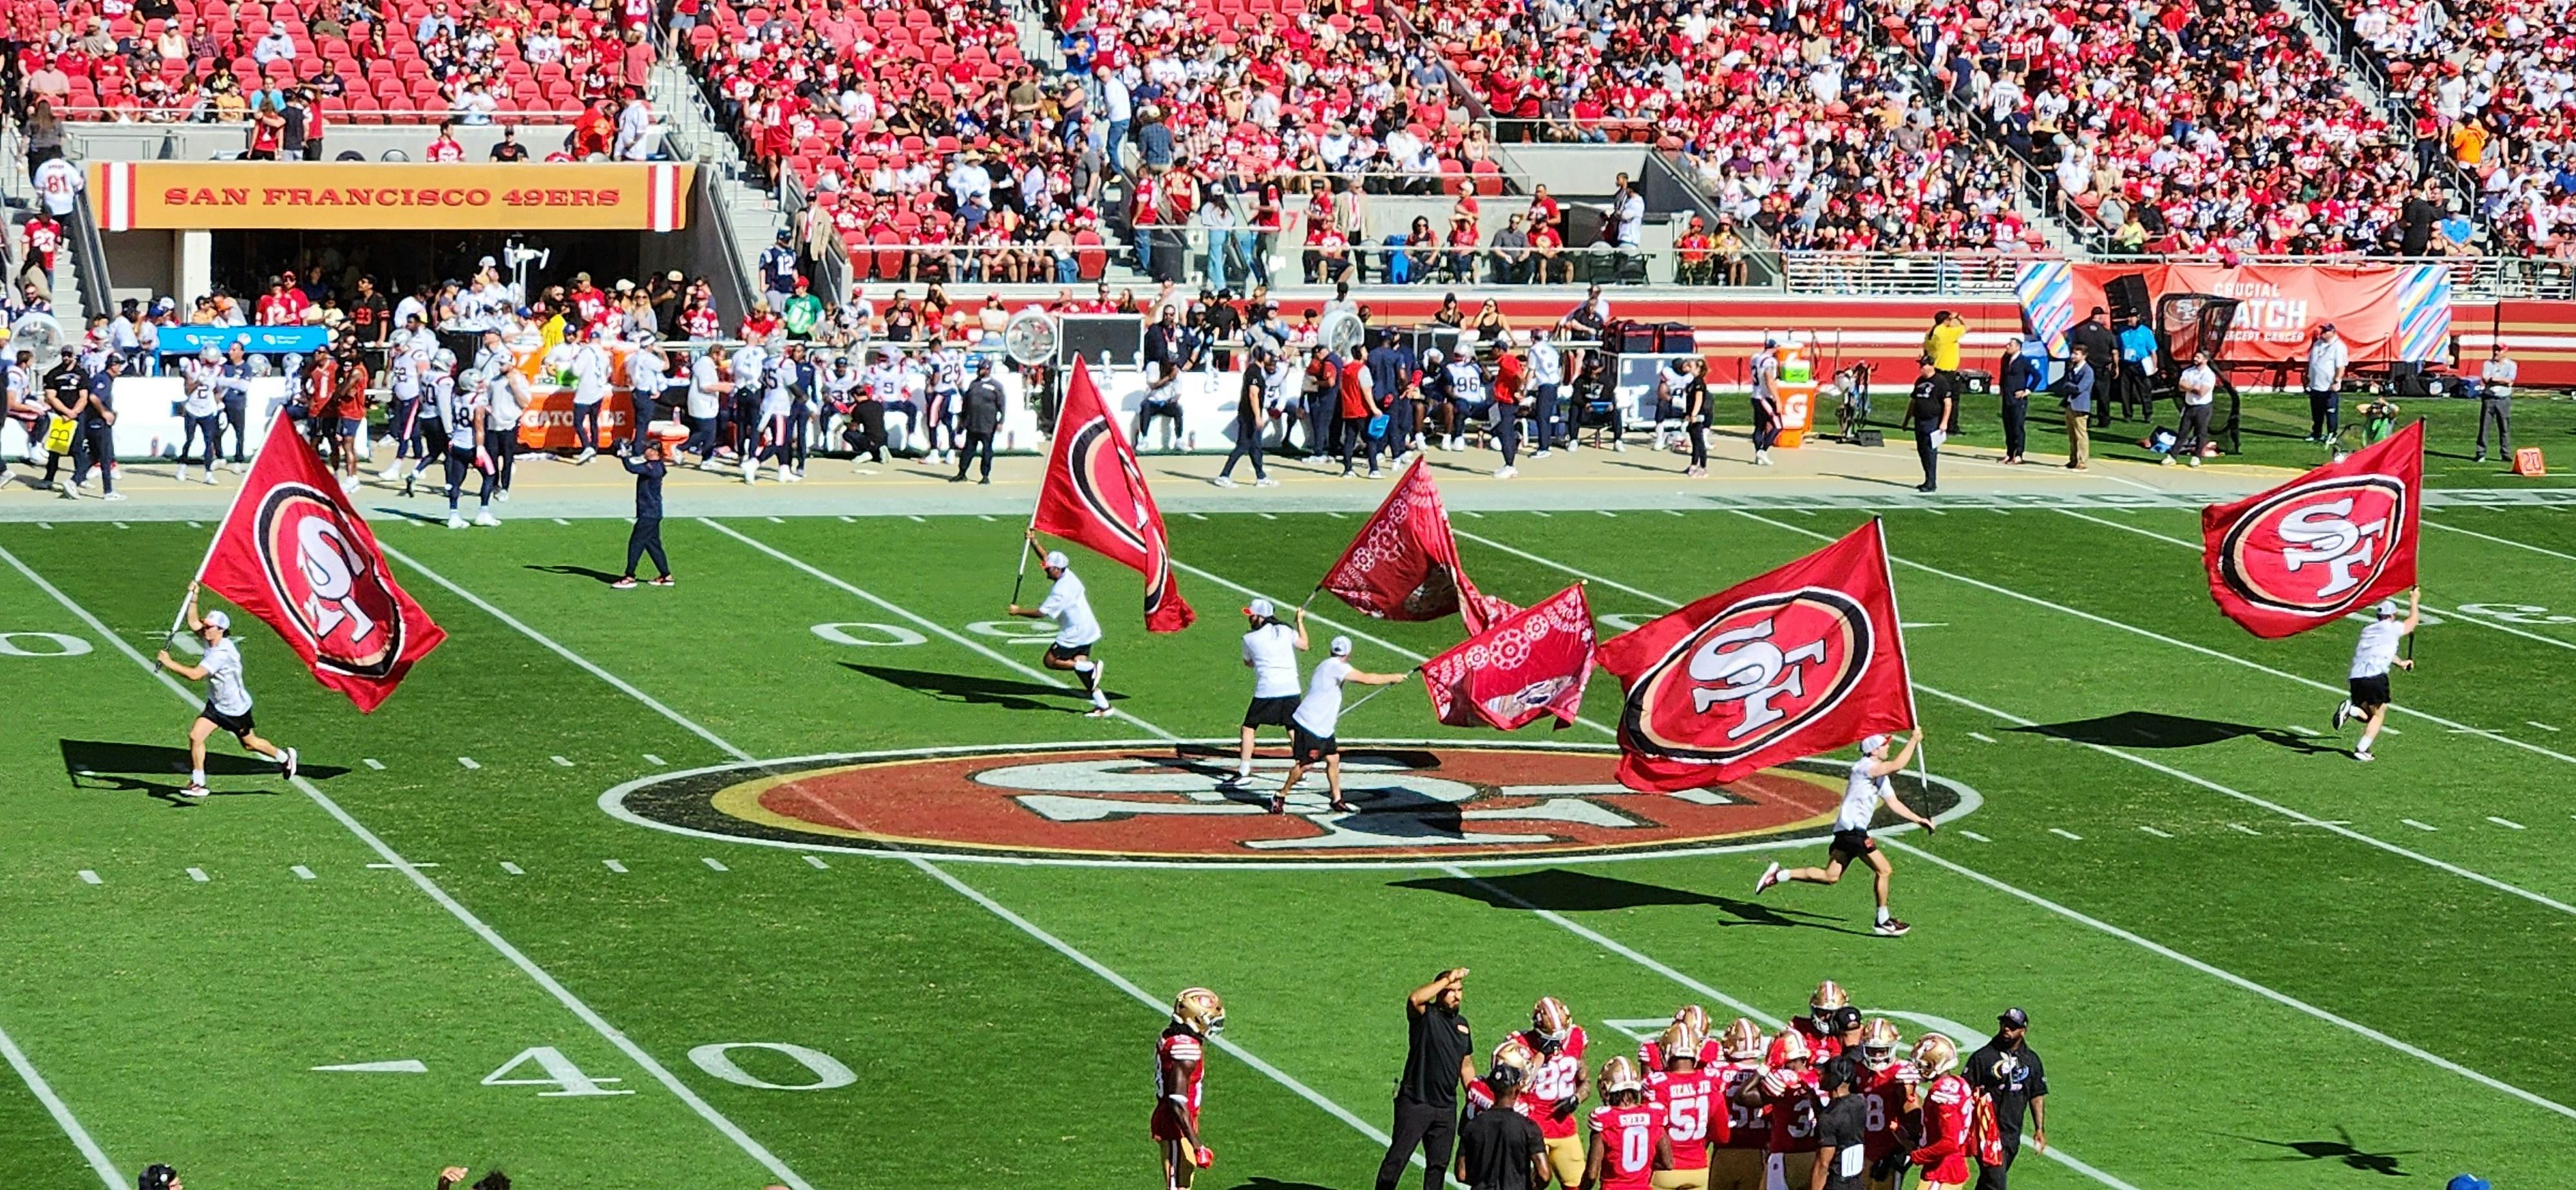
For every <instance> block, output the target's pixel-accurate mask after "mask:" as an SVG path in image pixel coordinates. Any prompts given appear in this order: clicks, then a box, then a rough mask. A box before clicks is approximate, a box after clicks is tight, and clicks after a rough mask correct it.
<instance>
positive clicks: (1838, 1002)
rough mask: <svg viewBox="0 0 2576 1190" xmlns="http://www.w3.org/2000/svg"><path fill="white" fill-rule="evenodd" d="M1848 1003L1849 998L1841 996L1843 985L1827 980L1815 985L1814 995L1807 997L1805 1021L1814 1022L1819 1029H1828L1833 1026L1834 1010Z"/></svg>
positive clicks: (1849, 1001)
mask: <svg viewBox="0 0 2576 1190" xmlns="http://www.w3.org/2000/svg"><path fill="white" fill-rule="evenodd" d="M1849 1003H1851V997H1849V996H1846V995H1844V994H1843V985H1841V984H1838V983H1835V982H1834V981H1832V980H1830V979H1828V980H1826V981H1824V982H1823V983H1820V984H1817V985H1816V994H1815V995H1812V996H1809V997H1807V1019H1808V1020H1811V1021H1814V1022H1815V1023H1816V1027H1817V1028H1819V1029H1830V1028H1832V1027H1833V1024H1834V1010H1835V1009H1838V1008H1841V1007H1843V1006H1844V1005H1846V1004H1849Z"/></svg>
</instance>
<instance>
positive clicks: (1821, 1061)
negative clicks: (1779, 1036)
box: [1789, 1016, 1843, 1070]
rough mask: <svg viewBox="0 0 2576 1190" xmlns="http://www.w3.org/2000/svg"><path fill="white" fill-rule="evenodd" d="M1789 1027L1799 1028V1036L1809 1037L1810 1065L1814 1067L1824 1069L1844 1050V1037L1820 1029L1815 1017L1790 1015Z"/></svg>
mask: <svg viewBox="0 0 2576 1190" xmlns="http://www.w3.org/2000/svg"><path fill="white" fill-rule="evenodd" d="M1789 1027H1790V1028H1792V1029H1795V1030H1797V1031H1798V1036H1800V1037H1804V1038H1806V1039H1807V1053H1808V1054H1809V1055H1810V1058H1809V1065H1810V1067H1811V1068H1812V1069H1816V1070H1822V1069H1824V1068H1825V1063H1827V1062H1829V1061H1832V1060H1833V1059H1834V1058H1836V1057H1839V1056H1840V1055H1841V1054H1842V1052H1843V1039H1842V1038H1840V1037H1836V1036H1834V1035H1833V1034H1832V1033H1831V1032H1828V1031H1825V1030H1822V1029H1819V1028H1818V1027H1817V1026H1816V1018H1814V1017H1809V1016H1793V1017H1790V1018H1789Z"/></svg>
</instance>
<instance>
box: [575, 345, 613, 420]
mask: <svg viewBox="0 0 2576 1190" xmlns="http://www.w3.org/2000/svg"><path fill="white" fill-rule="evenodd" d="M607 397H608V353H607V352H604V351H601V350H600V349H599V348H597V347H594V346H592V345H590V344H588V343H584V344H582V345H581V346H579V347H576V348H574V349H573V352H572V403H573V404H575V405H596V404H598V403H600V402H601V401H603V400H606V399H607Z"/></svg>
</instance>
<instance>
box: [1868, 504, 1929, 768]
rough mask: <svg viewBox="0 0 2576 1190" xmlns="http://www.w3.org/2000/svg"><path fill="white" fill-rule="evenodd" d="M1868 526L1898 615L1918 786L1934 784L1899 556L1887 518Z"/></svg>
mask: <svg viewBox="0 0 2576 1190" xmlns="http://www.w3.org/2000/svg"><path fill="white" fill-rule="evenodd" d="M1869 525H1870V528H1871V530H1872V531H1874V532H1876V533H1877V534H1878V564H1879V567H1880V573H1881V574H1882V575H1883V576H1884V581H1885V582H1886V583H1887V610H1888V611H1889V612H1890V613H1892V614H1894V615H1895V617H1896V663H1897V664H1898V665H1899V666H1902V667H1904V670H1905V717H1906V719H1907V720H1909V721H1910V722H1912V723H1913V724H1914V771H1915V780H1916V781H1917V782H1918V783H1919V784H1918V785H1917V788H1919V789H1930V788H1931V787H1932V757H1931V755H1930V752H1929V750H1928V749H1926V748H1924V747H1923V715H1922V713H1921V712H1920V711H1918V710H1917V709H1916V708H1915V705H1914V665H1913V663H1912V662H1911V661H1909V660H1907V658H1906V656H1905V610H1904V608H1903V606H1902V605H1900V604H1899V603H1898V602H1897V598H1896V555H1894V554H1891V553H1889V552H1888V549H1887V518H1885V517H1871V518H1870V519H1869Z"/></svg>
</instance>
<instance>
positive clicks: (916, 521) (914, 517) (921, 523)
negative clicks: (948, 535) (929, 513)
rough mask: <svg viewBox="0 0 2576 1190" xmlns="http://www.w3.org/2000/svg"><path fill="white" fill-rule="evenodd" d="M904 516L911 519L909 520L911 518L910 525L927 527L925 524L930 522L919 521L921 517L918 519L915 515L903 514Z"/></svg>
mask: <svg viewBox="0 0 2576 1190" xmlns="http://www.w3.org/2000/svg"><path fill="white" fill-rule="evenodd" d="M904 515H905V516H909V517H911V518H912V523H913V524H916V525H927V524H929V523H930V522H928V521H925V520H923V519H921V517H920V516H919V515H918V514H916V513H905V514H904Z"/></svg>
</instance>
